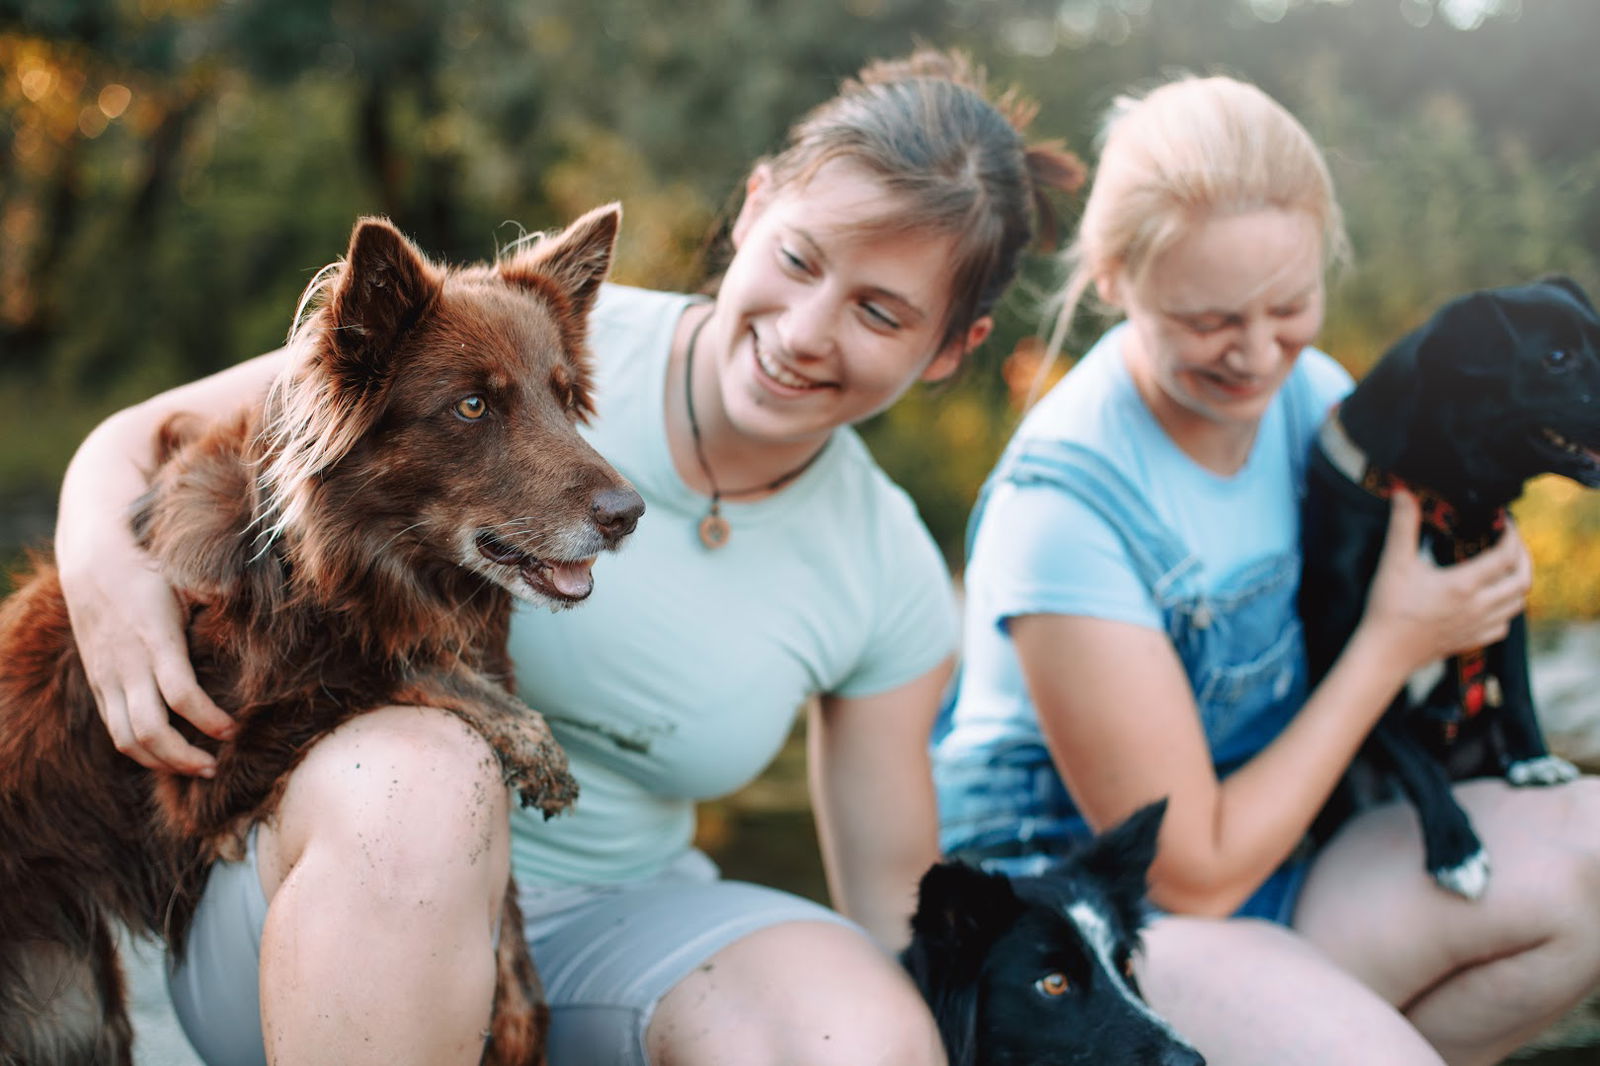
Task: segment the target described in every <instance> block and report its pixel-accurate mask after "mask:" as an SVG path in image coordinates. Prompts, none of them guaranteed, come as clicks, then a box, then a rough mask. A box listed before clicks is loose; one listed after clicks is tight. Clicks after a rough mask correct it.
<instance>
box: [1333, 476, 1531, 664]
mask: <svg viewBox="0 0 1600 1066" xmlns="http://www.w3.org/2000/svg"><path fill="white" fill-rule="evenodd" d="M1421 526H1422V514H1421V508H1420V507H1419V506H1418V504H1417V501H1416V499H1415V498H1414V497H1412V496H1411V495H1410V494H1409V493H1404V492H1397V493H1395V494H1394V497H1393V500H1392V503H1391V507H1390V511H1389V531H1388V534H1387V536H1386V538H1385V540H1384V544H1383V554H1382V556H1381V557H1380V558H1379V561H1378V570H1377V573H1376V575H1375V576H1374V577H1373V582H1372V589H1371V592H1370V594H1369V596H1368V600H1367V610H1366V614H1365V616H1364V617H1363V619H1362V625H1364V626H1371V627H1375V628H1376V629H1377V630H1379V631H1380V632H1381V633H1382V634H1383V637H1384V641H1385V642H1386V643H1388V644H1389V646H1390V647H1391V648H1392V649H1393V651H1394V652H1395V654H1396V655H1399V656H1402V657H1403V659H1404V661H1405V664H1406V665H1407V668H1408V670H1415V669H1417V668H1419V667H1421V666H1424V665H1426V664H1428V663H1430V662H1433V661H1434V660H1435V659H1441V658H1444V657H1445V656H1447V655H1454V654H1456V653H1458V652H1462V651H1466V650H1468V649H1471V648H1481V647H1483V646H1484V645H1487V644H1493V643H1495V642H1496V641H1499V640H1502V639H1504V637H1505V635H1506V633H1507V631H1508V630H1509V628H1510V625H1511V621H1512V619H1514V618H1516V616H1517V615H1519V614H1521V613H1522V611H1523V608H1524V606H1525V605H1526V602H1527V598H1528V589H1529V588H1530V587H1531V586H1532V584H1533V565H1532V562H1531V561H1530V560H1529V558H1528V549H1527V546H1526V545H1524V544H1523V542H1522V537H1521V535H1520V534H1519V533H1518V532H1517V529H1516V527H1515V526H1514V525H1511V524H1510V523H1509V522H1508V524H1507V526H1506V531H1505V533H1504V534H1503V535H1502V536H1501V538H1500V540H1499V543H1497V544H1495V545H1494V546H1493V547H1492V548H1489V549H1488V550H1486V551H1484V552H1482V553H1481V554H1479V555H1476V556H1474V557H1473V558H1471V559H1467V560H1465V561H1463V562H1459V563H1454V564H1452V565H1449V566H1439V565H1438V564H1436V563H1435V562H1434V561H1433V560H1432V559H1431V558H1429V557H1428V556H1427V555H1425V554H1423V553H1422V552H1421V551H1420V550H1419V546H1418V537H1419V535H1420V532H1421Z"/></svg>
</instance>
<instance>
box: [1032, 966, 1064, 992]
mask: <svg viewBox="0 0 1600 1066" xmlns="http://www.w3.org/2000/svg"><path fill="white" fill-rule="evenodd" d="M1033 987H1034V988H1036V989H1038V990H1039V994H1040V995H1042V996H1050V997H1052V998H1054V997H1056V996H1064V995H1066V994H1067V991H1068V990H1069V989H1070V988H1071V987H1072V984H1071V982H1069V981H1068V980H1067V975H1066V974H1064V973H1061V972H1059V971H1058V972H1056V973H1047V974H1045V975H1044V976H1043V977H1041V978H1039V979H1038V980H1037V981H1035V982H1034V983H1033Z"/></svg>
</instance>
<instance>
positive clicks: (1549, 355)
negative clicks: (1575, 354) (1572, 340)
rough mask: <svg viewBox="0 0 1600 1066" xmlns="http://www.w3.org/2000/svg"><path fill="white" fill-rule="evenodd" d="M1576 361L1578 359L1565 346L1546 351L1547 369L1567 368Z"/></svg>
mask: <svg viewBox="0 0 1600 1066" xmlns="http://www.w3.org/2000/svg"><path fill="white" fill-rule="evenodd" d="M1574 362H1576V360H1575V359H1573V358H1572V353H1571V352H1569V351H1567V350H1566V349H1565V348H1556V349H1554V350H1553V351H1548V352H1545V353H1544V368H1545V369H1546V370H1565V369H1566V368H1567V367H1569V366H1571V365H1572V364H1573V363H1574Z"/></svg>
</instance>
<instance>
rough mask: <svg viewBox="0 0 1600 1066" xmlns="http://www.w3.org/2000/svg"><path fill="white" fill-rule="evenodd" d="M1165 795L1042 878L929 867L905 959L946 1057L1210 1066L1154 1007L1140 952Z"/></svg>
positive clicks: (967, 1065)
mask: <svg viewBox="0 0 1600 1066" xmlns="http://www.w3.org/2000/svg"><path fill="white" fill-rule="evenodd" d="M1165 813H1166V801H1165V800H1161V801H1159V802H1157V803H1153V804H1151V805H1149V806H1148V807H1144V808H1142V809H1140V810H1138V811H1136V812H1134V814H1132V815H1130V816H1129V817H1128V819H1127V820H1126V821H1124V822H1123V823H1122V824H1120V825H1118V826H1116V827H1115V828H1113V829H1110V830H1108V831H1107V832H1105V833H1103V834H1101V835H1100V836H1099V837H1097V838H1096V839H1095V840H1094V841H1092V842H1090V843H1087V844H1084V845H1083V846H1081V847H1079V848H1076V849H1074V850H1071V851H1069V852H1067V853H1066V854H1064V855H1063V856H1062V858H1061V861H1060V863H1059V864H1058V865H1057V866H1055V867H1054V868H1053V869H1052V870H1051V871H1050V872H1048V873H1046V874H1043V875H1040V876H1034V877H1008V876H1006V875H1004V874H998V873H986V872H984V871H983V870H981V869H979V868H978V867H976V866H973V865H970V864H968V863H967V862H964V861H962V860H961V859H959V858H953V859H949V860H947V861H945V862H941V863H938V864H936V865H934V866H933V867H931V868H929V870H928V872H927V873H925V874H924V875H923V877H922V883H921V886H920V887H919V889H918V898H917V910H916V913H915V914H914V915H913V917H912V919H911V930H912V937H911V944H910V946H909V947H907V948H906V950H905V951H904V952H903V953H902V955H901V962H902V963H903V964H904V965H905V968H906V970H907V972H908V973H910V975H911V978H912V980H913V981H914V982H915V983H916V985H917V987H918V989H919V990H921V992H922V995H923V998H924V999H926V1000H927V1002H928V1005H929V1006H930V1007H931V1008H932V1010H933V1016H934V1020H935V1021H936V1022H937V1023H938V1026H939V1035H940V1037H941V1038H942V1039H943V1041H944V1046H945V1053H946V1055H948V1057H949V1061H950V1066H1120V1064H1124V1063H1125V1064H1127V1066H1135V1064H1137V1066H1204V1063H1205V1060H1204V1059H1203V1058H1201V1057H1200V1055H1199V1053H1198V1052H1196V1051H1195V1050H1194V1049H1193V1048H1192V1047H1190V1046H1189V1045H1188V1044H1187V1043H1186V1042H1184V1040H1183V1038H1182V1037H1180V1036H1178V1035H1177V1034H1176V1033H1175V1032H1173V1030H1172V1029H1171V1027H1170V1026H1168V1025H1167V1023H1166V1022H1165V1021H1163V1020H1162V1019H1161V1018H1160V1017H1159V1016H1157V1015H1156V1014H1155V1013H1154V1012H1153V1011H1151V1009H1150V1008H1149V1007H1148V1006H1146V1005H1145V1002H1144V998H1143V995H1142V994H1141V993H1140V991H1139V985H1138V982H1137V981H1136V980H1135V978H1134V971H1133V957H1134V955H1135V953H1136V952H1137V951H1138V950H1139V931H1140V929H1141V928H1143V926H1144V923H1145V918H1146V909H1145V903H1144V897H1145V875H1146V873H1147V872H1148V870H1149V868H1150V863H1151V861H1152V860H1153V859H1154V858H1155V851H1156V837H1157V834H1158V833H1159V831H1160V828H1161V819H1162V816H1163V815H1164V814H1165Z"/></svg>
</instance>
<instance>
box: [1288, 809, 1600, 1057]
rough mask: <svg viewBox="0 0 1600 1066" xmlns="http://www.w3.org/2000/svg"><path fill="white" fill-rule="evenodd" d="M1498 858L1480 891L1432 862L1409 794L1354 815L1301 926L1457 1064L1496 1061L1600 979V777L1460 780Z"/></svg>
mask: <svg viewBox="0 0 1600 1066" xmlns="http://www.w3.org/2000/svg"><path fill="white" fill-rule="evenodd" d="M1456 796H1457V798H1458V799H1459V800H1460V802H1461V804H1462V806H1463V807H1464V808H1465V809H1466V810H1467V813H1468V814H1469V815H1470V816H1471V818H1472V821H1473V824H1474V826H1475V827H1476V828H1477V831H1478V835H1479V837H1480V838H1481V839H1482V840H1483V843H1484V846H1485V849H1486V850H1487V852H1488V855H1489V861H1490V863H1491V866H1492V874H1491V877H1490V881H1489V887H1488V890H1487V891H1486V892H1485V893H1484V895H1483V897H1482V898H1480V899H1478V900H1475V901H1467V900H1463V899H1461V898H1459V897H1457V896H1455V895H1453V894H1451V893H1448V892H1446V891H1444V890H1442V889H1440V888H1439V887H1437V886H1436V885H1435V884H1434V883H1433V881H1432V880H1431V879H1430V878H1429V877H1428V876H1427V875H1426V873H1425V872H1424V870H1423V868H1422V841H1421V834H1420V832H1419V830H1418V827H1417V820H1416V816H1415V814H1414V813H1413V812H1412V810H1411V809H1410V808H1409V807H1408V806H1401V805H1389V806H1385V807H1382V808H1378V809H1375V810H1372V811H1369V812H1367V813H1366V814H1363V815H1362V816H1360V817H1359V818H1357V819H1355V820H1354V821H1353V822H1351V824H1350V825H1348V826H1347V827H1346V828H1345V829H1344V830H1342V831H1341V832H1340V834H1339V835H1338V836H1336V837H1335V838H1334V840H1333V841H1332V842H1331V843H1330V844H1329V845H1328V847H1327V848H1326V849H1325V850H1324V852H1323V854H1322V855H1321V856H1319V857H1318V859H1317V861H1316V863H1315V865H1314V866H1313V868H1312V871H1311V875H1310V877H1309V878H1308V879H1307V882H1306V886H1305V891H1304V892H1303V893H1302V895H1301V897H1300V903H1299V907H1298V909H1297V911H1296V913H1295V927H1296V928H1297V929H1298V930H1299V931H1301V932H1302V933H1303V934H1304V935H1305V936H1306V937H1307V939H1309V940H1310V941H1311V942H1312V943H1315V944H1317V945H1319V946H1320V947H1321V948H1322V949H1323V950H1324V951H1326V952H1327V953H1328V955H1329V956H1331V957H1332V958H1333V959H1335V960H1336V961H1337V962H1338V963H1339V965H1340V966H1342V967H1343V968H1345V969H1346V970H1348V971H1349V972H1350V973H1352V974H1354V975H1355V976H1356V977H1358V978H1359V979H1360V980H1361V981H1363V982H1365V983H1366V984H1367V985H1369V986H1371V987H1372V988H1373V990H1374V991H1375V992H1376V993H1377V994H1378V995H1380V996H1382V997H1383V998H1384V999H1386V1000H1387V1001H1388V1002H1390V1003H1393V1004H1395V1005H1396V1006H1398V1007H1400V1008H1401V1009H1402V1010H1403V1011H1404V1012H1405V1013H1406V1014H1407V1016H1408V1017H1409V1018H1410V1019H1411V1020H1412V1022H1413V1023H1414V1024H1415V1025H1416V1027H1417V1028H1418V1030H1419V1031H1421V1032H1422V1033H1423V1034H1424V1035H1425V1036H1426V1037H1427V1038H1428V1039H1429V1040H1430V1041H1431V1042H1432V1043H1433V1045H1434V1046H1435V1047H1436V1048H1438V1049H1439V1050H1440V1052H1441V1053H1442V1054H1443V1056H1444V1057H1445V1058H1446V1060H1448V1061H1449V1062H1452V1063H1478V1062H1494V1061H1498V1059H1499V1058H1500V1057H1501V1056H1503V1055H1504V1054H1507V1053H1509V1052H1510V1051H1512V1050H1514V1049H1515V1048H1517V1047H1519V1046H1520V1045H1521V1044H1523V1043H1525V1042H1526V1041H1527V1040H1529V1039H1531V1038H1532V1037H1533V1036H1534V1035H1536V1034H1537V1033H1538V1032H1539V1031H1540V1030H1541V1029H1543V1028H1544V1027H1545V1026H1547V1025H1549V1024H1550V1023H1551V1022H1553V1021H1554V1020H1555V1019H1556V1018H1557V1017H1559V1016H1560V1015H1561V1014H1562V1013H1564V1012H1565V1011H1567V1010H1568V1009H1570V1008H1571V1007H1572V1006H1573V1005H1574V1004H1575V1003H1577V1002H1578V1001H1579V1000H1580V999H1581V998H1582V997H1583V996H1584V995H1585V994H1586V993H1587V992H1589V991H1590V990H1591V989H1592V988H1593V987H1594V986H1595V984H1596V982H1597V981H1600V780H1597V779H1594V778H1584V779H1581V780H1579V781H1575V782H1572V783H1570V784H1566V785H1560V786H1556V787H1553V788H1521V789H1517V788H1512V787H1510V786H1509V785H1507V784H1505V783H1504V782H1503V781H1493V780H1485V781H1473V782H1468V783H1466V784H1463V785H1458V786H1457V787H1456Z"/></svg>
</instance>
